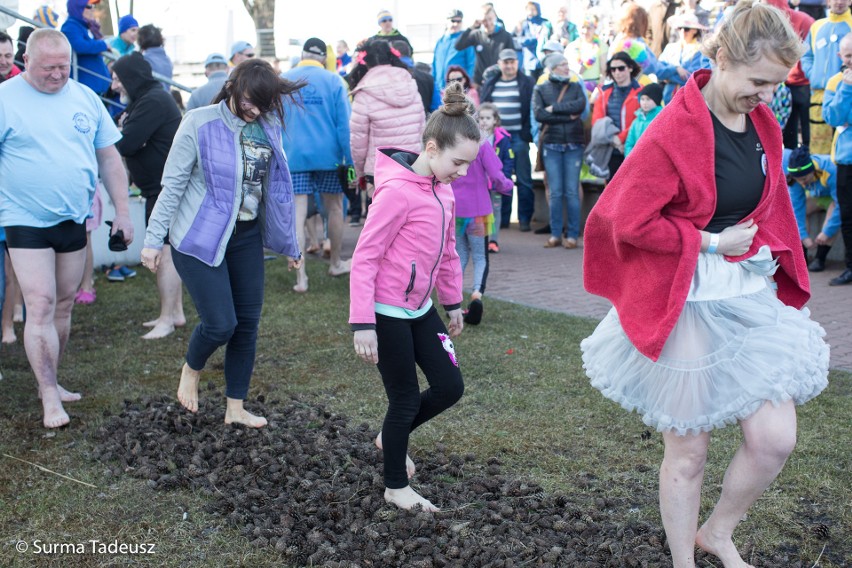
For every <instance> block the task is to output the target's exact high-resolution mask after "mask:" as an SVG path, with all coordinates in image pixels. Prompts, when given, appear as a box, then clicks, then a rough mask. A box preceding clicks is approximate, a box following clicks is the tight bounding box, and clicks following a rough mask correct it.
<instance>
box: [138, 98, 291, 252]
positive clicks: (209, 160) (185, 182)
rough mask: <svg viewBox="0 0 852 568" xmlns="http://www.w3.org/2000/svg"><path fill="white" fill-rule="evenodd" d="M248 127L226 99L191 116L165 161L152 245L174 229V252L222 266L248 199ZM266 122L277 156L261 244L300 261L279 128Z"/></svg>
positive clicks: (262, 214)
mask: <svg viewBox="0 0 852 568" xmlns="http://www.w3.org/2000/svg"><path fill="white" fill-rule="evenodd" d="M245 124H246V123H245V122H244V121H243V120H241V119H240V118H238V117H237V116H235V115H234V114H233V113H232V112H231V111H230V110H229V109H228V105H227V104H226V103H225V101H222V102H220V103H219V104H218V105H210V106H205V107H201V108H198V109H195V110H192V111H189V112H188V113H186V115H185V116H184V118H183V122H181V125H180V128H179V129H178V132H177V134H176V135H175V140H174V143H173V144H172V148H171V150H170V151H169V157H168V158H167V159H166V167H165V169H164V170H163V190H162V191H161V192H160V196H159V197H158V198H157V204H156V205H155V206H154V210H153V211H152V212H151V218H150V220H149V221H148V230H147V232H146V233H145V246H146V247H149V248H156V249H160V248H162V247H163V239H164V238H165V237H166V232H168V234H169V242H170V244H171V245H172V246H173V247H174V248H175V249H176V250H178V251H180V252H182V253H183V254H186V255H189V256H192V257H194V258H197V259H198V260H200V261H201V262H203V263H204V264H207V265H209V266H219V265H220V264H222V261H223V260H224V258H225V249H226V248H227V246H228V241H229V240H230V238H231V235H232V234H233V232H234V227H235V226H236V222H237V214H238V213H239V209H240V200H241V198H242V192H241V189H242V182H243V160H242V159H241V149H240V132H241V131H242V127H243V126H245ZM260 124H261V126H262V127H263V131H264V133H265V134H266V137H267V139H268V140H269V142H270V144H271V146H272V151H273V154H274V157H273V159H272V160H271V162H270V166H269V174H268V176H267V179H266V180H265V181H264V183H263V193H264V196H263V200H261V206H260V211H259V214H258V219H259V222H260V223H261V233H262V235H263V246H264V247H266V248H269V249H272V250H274V251H275V252H278V253H280V254H285V255H287V256H289V257H292V258H300V257H301V252H299V242H298V240H297V239H296V223H295V218H296V208H295V206H294V203H293V183H292V181H291V179H290V170H289V169H288V167H287V158H286V157H285V156H284V151H283V149H282V148H281V138H280V136H281V125H280V124H279V123H278V121H277V120H274V121H272V120H267V118H266V117H263V118H261V119H260Z"/></svg>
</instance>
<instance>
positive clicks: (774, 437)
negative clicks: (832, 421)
mask: <svg viewBox="0 0 852 568" xmlns="http://www.w3.org/2000/svg"><path fill="white" fill-rule="evenodd" d="M740 427H741V428H742V430H743V438H744V439H743V443H742V445H741V446H740V448H739V449H738V450H737V453H736V454H734V459H732V460H731V464H730V465H729V466H728V470H727V471H726V472H725V478H724V480H723V481H722V495H721V497H720V498H719V502H718V503H716V507H715V508H714V509H713V513H712V514H711V515H710V517H709V518H708V519H707V522H705V523H704V525H703V526H702V527H701V530H699V531H698V535H697V539H696V543H697V544H698V546H700V547H701V549H702V550H704V551H705V552H709V553H710V554H714V555H716V556H718V557H719V559H720V560H721V561H722V565H723V566H724V567H725V568H745V567H748V566H750V564H747V563H746V562H744V561H743V559H742V558H740V555H739V552H737V548H736V546H734V542H733V532H734V529H735V528H736V526H737V524H738V523H739V522H740V520H741V519H742V518H743V515H745V514H746V512H747V511H748V509H749V507H751V506H752V504H753V503H754V502H755V501H757V499H758V498H759V497H760V496H761V495H762V494H763V492H764V491H765V490H766V488H767V487H769V485H770V484H771V483H772V482H773V481H774V480H775V478H776V477H777V476H778V474H779V473H780V472H781V468H782V467H784V463H785V462H786V461H787V457H789V455H790V454H791V453H792V451H793V448H794V447H795V445H796V409H795V406H794V405H793V402H792V401H787V402H785V403H783V404H781V405H780V406H778V407H777V408H776V407H775V406H773V405H772V403H769V402H766V403H764V405H763V406H762V407H761V408H760V410H758V411H757V412H755V413H754V414H752V415H751V416H749V417H748V418H746V419H745V420H743V421H741V422H740Z"/></svg>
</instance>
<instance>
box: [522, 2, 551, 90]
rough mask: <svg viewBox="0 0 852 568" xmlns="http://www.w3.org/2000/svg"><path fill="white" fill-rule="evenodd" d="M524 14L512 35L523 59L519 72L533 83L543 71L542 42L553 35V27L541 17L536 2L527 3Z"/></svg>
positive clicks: (539, 7) (539, 5) (539, 6)
mask: <svg viewBox="0 0 852 568" xmlns="http://www.w3.org/2000/svg"><path fill="white" fill-rule="evenodd" d="M526 12H527V17H526V19H524V20H521V21H520V22H519V23H518V25H517V26H516V27H515V34H514V35H515V41H517V43H518V45H519V46H520V48H521V55H522V57H523V60H522V62H521V65H520V68H521V71H522V72H523V73H525V74H527V75H529V76H530V77H532V78H533V81H535V80H537V79H538V78H539V76H540V75H541V73H542V71H543V70H544V65H543V64H542V60H543V59H544V55H543V54H542V52H541V48H542V46H544V42H546V41H547V40H549V39H550V36H551V35H553V26H552V25H551V24H550V20H548V19H547V18H543V17H542V15H541V4H539V3H538V2H527V4H526Z"/></svg>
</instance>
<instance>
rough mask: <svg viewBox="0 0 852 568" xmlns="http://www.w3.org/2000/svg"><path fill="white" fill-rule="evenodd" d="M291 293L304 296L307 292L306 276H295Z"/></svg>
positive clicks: (299, 274)
mask: <svg viewBox="0 0 852 568" xmlns="http://www.w3.org/2000/svg"><path fill="white" fill-rule="evenodd" d="M293 291H294V292H298V293H300V294H304V293H305V292H307V291H308V275H307V274H302V273H301V272H299V273H298V274H296V285H295V286H293Z"/></svg>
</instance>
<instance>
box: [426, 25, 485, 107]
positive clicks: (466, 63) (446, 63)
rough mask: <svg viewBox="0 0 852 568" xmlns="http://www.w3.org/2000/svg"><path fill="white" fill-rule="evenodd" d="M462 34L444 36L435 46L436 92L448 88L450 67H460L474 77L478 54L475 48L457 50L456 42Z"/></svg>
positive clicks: (433, 69) (433, 62)
mask: <svg viewBox="0 0 852 568" xmlns="http://www.w3.org/2000/svg"><path fill="white" fill-rule="evenodd" d="M461 34H462V32H456V33H454V34H444V35H442V36H441V37H440V39H438V42H437V43H436V44H435V54H434V56H433V57H432V75H434V76H435V90H436V91H438V92H441V91H443V90H444V87H446V86H447V69H449V68H450V65H458V66H460V67H461V68H462V69H464V70H465V72H466V73H467V74H468V76H469V77H473V67H474V65H475V64H476V53H475V52H474V51H473V47H466V48H464V49H461V50H458V49H456V41H457V40H458V39H459V36H461Z"/></svg>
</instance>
